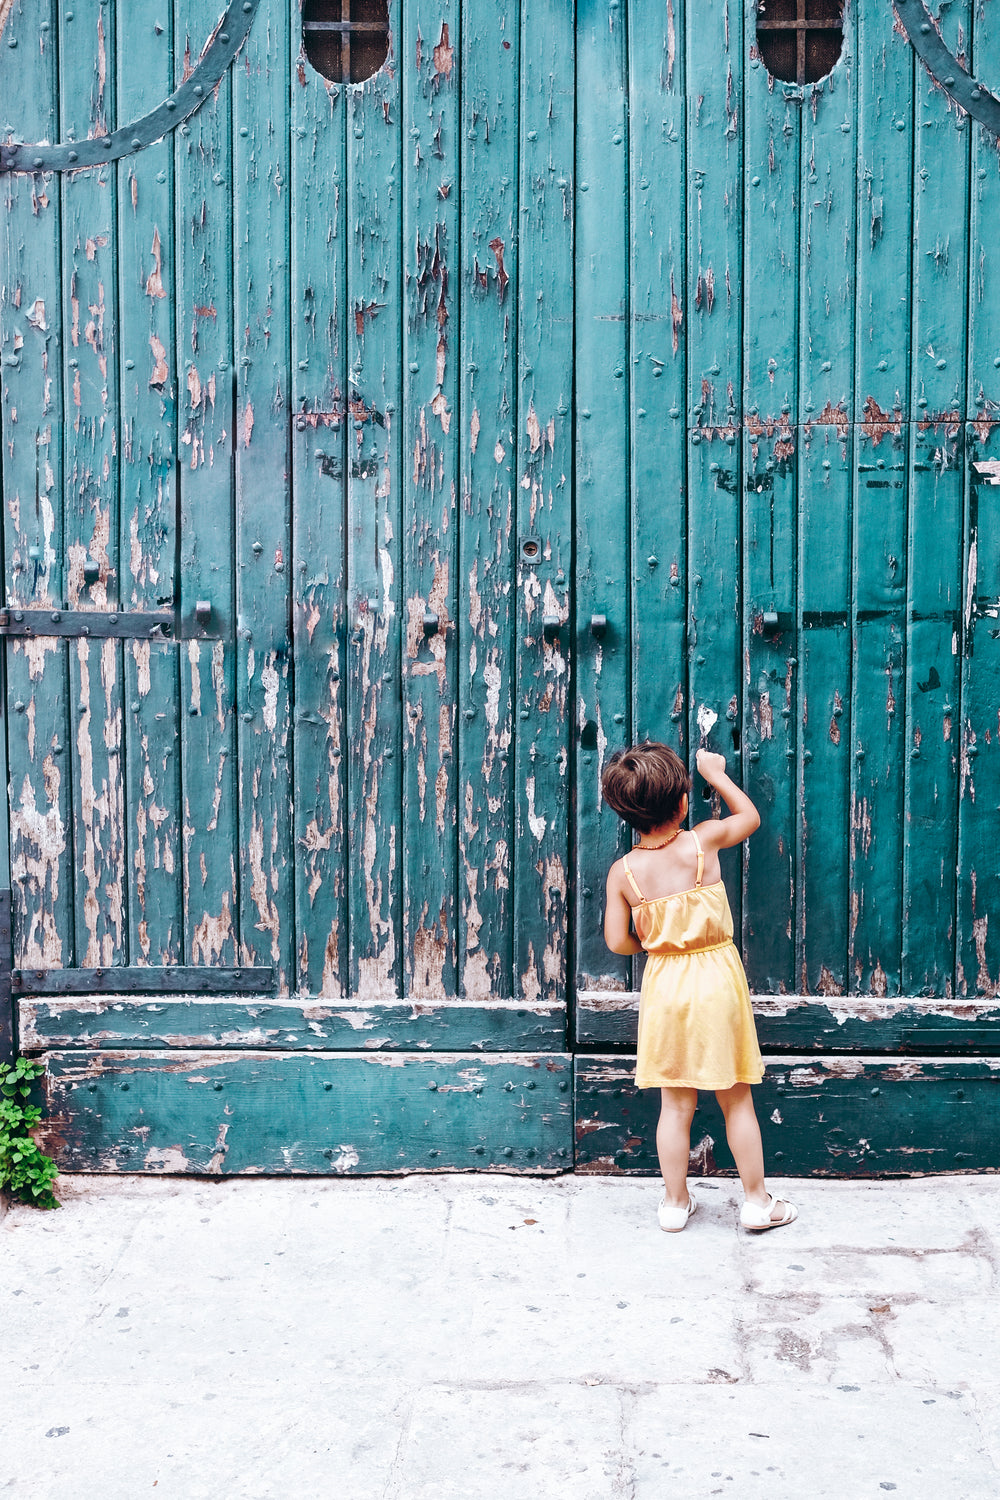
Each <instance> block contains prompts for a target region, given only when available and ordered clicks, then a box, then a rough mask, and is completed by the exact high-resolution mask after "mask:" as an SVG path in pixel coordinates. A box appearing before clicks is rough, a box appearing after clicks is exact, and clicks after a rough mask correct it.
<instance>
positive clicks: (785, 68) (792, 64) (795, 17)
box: [757, 0, 844, 84]
mask: <svg viewBox="0 0 1000 1500" xmlns="http://www.w3.org/2000/svg"><path fill="white" fill-rule="evenodd" d="M757 44H758V46H759V48H760V55H761V57H762V58H763V61H764V66H765V67H766V68H767V71H768V72H769V73H770V74H771V76H772V78H780V79H782V80H783V81H784V82H785V83H798V84H803V83H816V82H818V80H819V79H820V78H825V77H826V75H827V74H828V73H830V72H832V70H833V68H834V66H835V65H836V63H837V60H838V59H839V57H840V53H841V49H842V48H843V45H844V7H843V5H838V4H837V3H836V0H758V5H757Z"/></svg>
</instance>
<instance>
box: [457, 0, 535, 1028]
mask: <svg viewBox="0 0 1000 1500" xmlns="http://www.w3.org/2000/svg"><path fill="white" fill-rule="evenodd" d="M461 42H462V49H461V50H462V64H461V66H462V110H463V115H462V131H461V135H462V161H461V181H462V182H466V183H473V184H474V185H475V186H474V191H471V192H464V193H462V194H461V198H460V205H461V255H462V262H461V264H462V273H461V292H462V303H461V318H460V323H461V342H462V349H461V356H460V366H461V370H460V375H461V423H460V428H461V430H460V435H459V454H460V457H459V463H460V471H461V481H460V482H461V514H460V518H459V540H458V545H459V564H458V586H459V600H460V601H461V602H460V606H459V615H458V619H459V630H460V632H461V635H462V642H461V645H460V646H459V648H458V651H459V657H458V703H459V709H460V712H459V717H458V759H459V770H458V789H459V790H458V796H459V809H458V882H459V895H458V963H459V978H458V983H459V991H460V993H461V994H464V995H466V996H468V997H469V998H470V999H476V1000H483V999H486V998H487V997H488V996H490V995H501V994H505V993H511V991H512V985H513V977H512V976H513V955H514V944H513V926H514V917H513V889H512V887H513V853H514V813H513V785H514V782H513V764H512V762H513V748H512V741H513V738H514V723H513V699H512V686H511V669H512V662H513V652H514V598H513V584H514V558H513V553H514V550H515V549H516V546H517V538H516V536H515V535H514V530H513V527H514V460H515V453H514V413H515V407H516V399H517V390H516V384H515V370H516V359H517V305H518V300H517V286H518V274H519V261H518V254H517V228H518V213H517V201H518V199H517V182H518V167H517V160H518V158H517V146H518V133H517V110H518V76H519V69H520V32H519V26H518V5H517V3H516V0H466V4H465V9H464V17H463V24H462V38H461ZM470 712H471V715H472V716H471V718H470V717H469V713H470Z"/></svg>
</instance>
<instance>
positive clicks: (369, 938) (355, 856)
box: [347, 0, 404, 999]
mask: <svg viewBox="0 0 1000 1500" xmlns="http://www.w3.org/2000/svg"><path fill="white" fill-rule="evenodd" d="M389 17H390V23H391V35H392V38H393V41H392V45H391V51H390V57H389V60H388V61H387V63H386V66H385V68H384V69H383V71H382V72H380V73H377V74H376V75H375V77H374V78H372V79H370V80H369V81H368V82H367V83H366V84H364V86H363V87H358V88H353V89H351V90H350V92H349V96H348V106H347V225H348V259H347V286H348V297H349V302H350V307H349V314H348V346H347V347H348V389H349V391H350V398H349V412H350V415H351V416H352V417H353V419H354V422H353V425H352V426H350V427H349V428H348V439H349V441H348V450H347V458H348V462H347V515H348V521H349V530H348V579H347V590H348V598H347V608H348V610H349V630H350V634H349V636H348V643H349V644H348V647H347V671H348V682H347V742H348V746H349V752H350V755H349V763H348V778H347V787H348V814H347V816H348V827H349V829H350V830H351V850H352V854H351V858H350V859H349V862H348V870H347V879H348V891H349V902H350V933H351V959H350V971H349V982H350V988H351V991H352V993H355V994H358V995H360V996H362V997H363V998H368V999H386V998H389V997H391V996H393V995H396V994H399V993H400V985H401V983H402V953H401V943H400V933H401V927H400V922H401V918H402V909H401V879H402V875H401V869H400V866H401V861H402V859H403V857H404V855H403V850H402V849H401V847H400V827H401V770H400V761H401V755H402V744H403V739H402V732H401V727H400V705H399V683H400V680H401V655H400V634H399V632H400V628H401V599H402V595H401V593H400V574H401V565H400V564H401V559H400V536H401V532H402V500H401V469H400V464H401V449H400V432H401V426H400V406H401V401H402V376H401V372H400V369H399V360H400V349H401V348H402V324H401V309H400V267H401V263H402V246H401V238H400V236H401V231H402V221H401V208H400V195H401V183H402V100H401V97H400V83H399V69H400V67H401V66H402V64H403V57H402V55H401V53H400V51H399V47H398V44H397V41H396V40H395V39H396V38H398V37H399V35H400V14H399V4H398V0H395V3H393V4H391V5H390V7H389Z"/></svg>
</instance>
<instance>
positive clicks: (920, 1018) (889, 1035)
mask: <svg viewBox="0 0 1000 1500" xmlns="http://www.w3.org/2000/svg"><path fill="white" fill-rule="evenodd" d="M752 1000H753V1010H754V1020H755V1022H756V1025H757V1036H758V1039H759V1041H760V1045H761V1048H762V1049H763V1051H765V1052H768V1053H772V1052H822V1053H841V1054H853V1053H859V1052H860V1053H865V1054H866V1055H867V1054H874V1053H893V1054H895V1053H905V1054H907V1055H910V1054H923V1053H928V1054H931V1053H932V1054H935V1055H938V1054H941V1055H951V1054H957V1053H961V1054H963V1055H968V1054H979V1053H982V1054H985V1055H987V1056H996V1055H1000V1028H998V1027H997V1021H998V1020H1000V1010H998V1008H997V1006H996V1004H995V1003H993V1001H992V1000H983V1001H981V1002H972V1003H971V1004H970V1003H969V1002H968V1001H957V1002H956V1001H954V1000H936V999H930V1000H902V1001H898V1002H897V1001H886V1000H878V999H872V998H871V997H869V996H853V995H850V996H845V997H843V998H836V997H831V998H830V999H823V998H820V997H814V996H811V995H780V996H777V995H775V996H769V995H754V996H752ZM638 1011H639V996H638V994H635V993H633V994H630V995H624V994H621V993H620V992H615V991H611V992H608V991H606V992H604V993H603V994H599V993H596V992H595V993H591V994H581V995H578V996H577V1009H576V1017H577V1023H576V1024H577V1041H578V1044H581V1043H582V1044H584V1045H587V1046H590V1047H598V1048H600V1049H601V1050H604V1049H606V1048H609V1047H614V1048H616V1049H618V1048H622V1049H627V1050H628V1051H629V1052H634V1051H635V1040H636V1023H637V1019H638ZM23 1012H24V1007H23V1006H22V1014H23ZM42 1024H46V1023H45V1022H43V1023H42ZM60 1024H62V1023H61V1021H57V1022H56V1026H58V1025H60ZM28 1025H29V1027H30V1028H31V1031H30V1034H32V1035H34V1034H36V1032H38V1030H39V1023H38V1022H35V1021H32V1020H29V1022H28ZM61 1036H62V1033H61V1032H59V1031H58V1030H55V1031H54V1033H53V1037H52V1040H51V1041H46V1042H45V1045H48V1046H64V1045H67V1043H65V1042H63V1041H62V1040H61ZM129 1039H130V1038H129V1037H128V1036H126V1040H129ZM83 1040H85V1038H84V1039H83ZM95 1045H97V1044H96V1043H95Z"/></svg>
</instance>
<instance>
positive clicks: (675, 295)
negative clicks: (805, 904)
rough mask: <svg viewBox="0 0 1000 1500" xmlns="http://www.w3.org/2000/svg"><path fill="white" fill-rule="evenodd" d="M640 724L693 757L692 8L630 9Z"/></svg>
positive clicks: (634, 561) (636, 718) (651, 2)
mask: <svg viewBox="0 0 1000 1500" xmlns="http://www.w3.org/2000/svg"><path fill="white" fill-rule="evenodd" d="M627 14H628V131H629V160H628V201H629V240H628V243H629V264H628V291H629V304H630V317H629V349H628V353H629V370H630V375H631V380H630V387H629V424H630V427H629V434H630V436H629V480H630V485H629V505H630V527H631V535H630V546H631V568H630V579H631V583H630V586H631V594H632V599H631V619H630V626H629V636H628V643H627V646H626V643H625V642H624V641H622V642H620V643H619V649H620V650H626V649H627V650H628V652H629V654H630V656H631V691H632V703H631V724H632V736H633V738H634V739H636V740H644V739H653V740H660V741H663V742H665V743H666V744H669V745H671V746H672V747H673V748H674V749H675V750H677V751H678V753H679V754H680V755H682V756H685V755H686V754H687V748H688V737H687V724H686V716H685V706H686V696H685V694H686V689H687V663H686V655H687V607H686V606H687V599H686V592H687V591H686V581H687V504H686V499H687V471H686V463H687V435H686V430H685V422H684V410H685V406H686V400H687V397H686V378H687V362H686V357H685V356H686V350H687V317H688V311H689V305H690V289H689V288H688V284H687V257H688V249H687V238H686V225H687V218H686V202H685V163H686V157H685V150H686V146H685V119H684V113H685V90H686V83H685V79H686V59H685V55H684V37H685V28H686V24H687V21H686V10H685V6H684V4H683V0H675V3H672V4H671V5H668V6H666V7H664V6H663V5H661V4H659V3H658V0H631V4H630V5H629V7H628V13H627Z"/></svg>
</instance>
